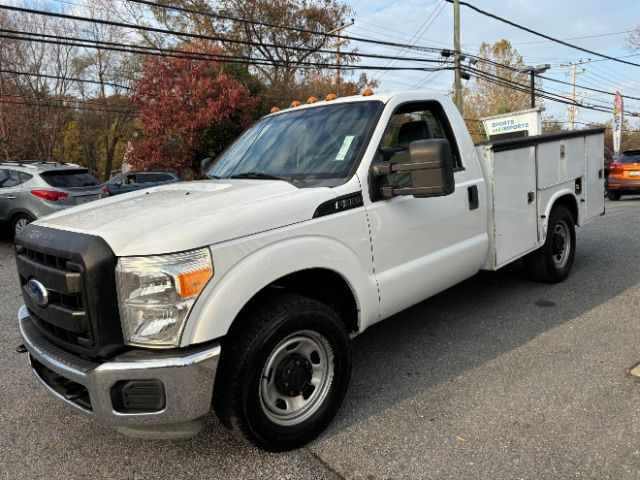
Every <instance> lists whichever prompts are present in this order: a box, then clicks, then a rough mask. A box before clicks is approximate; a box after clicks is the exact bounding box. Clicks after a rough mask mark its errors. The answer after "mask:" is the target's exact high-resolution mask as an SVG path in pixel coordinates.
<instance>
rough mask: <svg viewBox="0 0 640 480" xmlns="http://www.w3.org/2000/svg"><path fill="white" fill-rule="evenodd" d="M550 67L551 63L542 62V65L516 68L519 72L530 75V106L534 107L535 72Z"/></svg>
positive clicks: (544, 70) (537, 72) (540, 71)
mask: <svg viewBox="0 0 640 480" xmlns="http://www.w3.org/2000/svg"><path fill="white" fill-rule="evenodd" d="M550 68H551V65H549V64H548V63H544V64H542V65H536V66H535V67H531V66H526V67H522V68H519V69H518V71H519V72H521V73H528V74H529V75H531V108H535V107H536V74H539V73H543V72H546V71H547V70H549V69H550Z"/></svg>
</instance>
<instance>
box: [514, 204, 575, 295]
mask: <svg viewBox="0 0 640 480" xmlns="http://www.w3.org/2000/svg"><path fill="white" fill-rule="evenodd" d="M575 254H576V230H575V225H574V222H573V215H571V212H570V211H569V209H568V208H567V207H565V206H563V205H557V206H555V207H553V209H552V210H551V214H550V215H549V224H548V226H547V238H546V240H545V242H544V245H543V246H542V247H540V248H539V249H538V250H536V251H534V252H532V253H530V254H529V255H527V256H526V257H525V258H524V261H525V266H526V267H527V270H528V271H529V273H530V275H531V276H532V277H533V279H534V280H537V281H539V282H546V283H558V282H561V281H563V280H564V279H565V278H567V277H568V276H569V272H570V271H571V267H572V266H573V259H574V257H575Z"/></svg>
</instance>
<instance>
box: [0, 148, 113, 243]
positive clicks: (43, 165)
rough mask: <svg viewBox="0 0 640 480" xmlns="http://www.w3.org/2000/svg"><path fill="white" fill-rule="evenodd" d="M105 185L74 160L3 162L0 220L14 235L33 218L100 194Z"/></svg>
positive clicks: (1, 166)
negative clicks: (65, 161) (62, 161)
mask: <svg viewBox="0 0 640 480" xmlns="http://www.w3.org/2000/svg"><path fill="white" fill-rule="evenodd" d="M101 191H102V185H101V183H100V181H99V180H98V179H97V178H95V177H94V176H92V175H90V174H89V173H88V170H87V169H86V168H82V167H80V166H78V165H74V164H70V163H55V162H36V161H24V162H0V222H7V223H8V224H9V225H10V226H11V228H12V232H13V235H17V234H19V233H20V232H21V231H22V229H23V228H24V227H25V226H26V225H27V224H28V223H30V222H32V221H33V220H35V219H37V218H40V217H43V216H45V215H48V214H50V213H53V212H57V211H58V210H62V209H63V208H68V207H72V206H74V205H80V204H82V203H86V202H90V201H92V200H97V199H98V198H100V193H101Z"/></svg>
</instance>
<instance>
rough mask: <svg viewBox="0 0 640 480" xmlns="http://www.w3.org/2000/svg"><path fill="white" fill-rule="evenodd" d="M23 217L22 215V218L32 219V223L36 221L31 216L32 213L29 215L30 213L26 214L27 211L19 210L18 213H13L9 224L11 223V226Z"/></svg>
mask: <svg viewBox="0 0 640 480" xmlns="http://www.w3.org/2000/svg"><path fill="white" fill-rule="evenodd" d="M21 215H22V216H25V217H29V218H30V219H31V221H33V220H34V218H35V217H34V216H33V215H31V214H30V213H28V212H25V211H22V210H18V211H17V212H13V215H11V217H10V218H9V222H10V223H11V224H13V222H15V221H16V219H17V218H18V217H19V216H21Z"/></svg>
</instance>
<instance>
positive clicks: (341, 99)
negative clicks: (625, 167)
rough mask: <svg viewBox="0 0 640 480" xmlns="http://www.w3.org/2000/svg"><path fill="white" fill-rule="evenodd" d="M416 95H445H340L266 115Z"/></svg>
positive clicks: (424, 93)
mask: <svg viewBox="0 0 640 480" xmlns="http://www.w3.org/2000/svg"><path fill="white" fill-rule="evenodd" d="M400 95H402V96H415V97H418V98H433V99H436V98H441V97H443V95H442V93H439V92H434V91H429V90H403V91H395V92H388V93H374V94H373V95H368V96H364V95H361V94H358V95H349V96H346V97H338V98H336V99H335V100H318V101H317V102H314V103H302V105H300V106H298V107H287V108H283V109H281V110H279V111H278V112H275V113H271V114H269V115H266V117H270V116H272V115H282V114H283V113H287V112H291V111H294V110H295V111H297V110H304V109H307V108H317V107H322V106H325V105H334V104H341V103H353V102H368V101H371V100H377V101H379V102H382V103H385V104H386V103H388V102H389V101H390V100H391V99H392V98H394V97H397V96H400Z"/></svg>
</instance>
